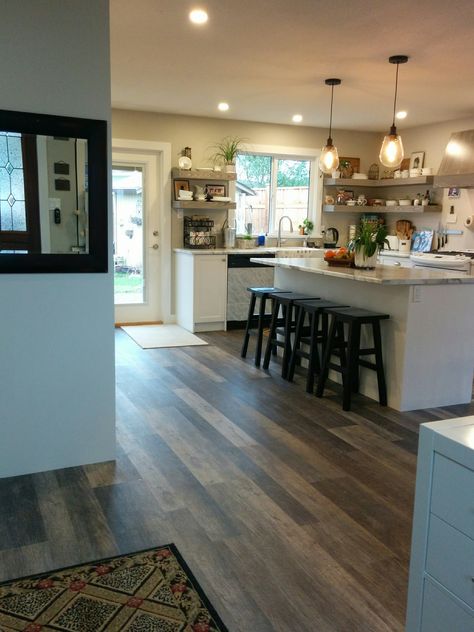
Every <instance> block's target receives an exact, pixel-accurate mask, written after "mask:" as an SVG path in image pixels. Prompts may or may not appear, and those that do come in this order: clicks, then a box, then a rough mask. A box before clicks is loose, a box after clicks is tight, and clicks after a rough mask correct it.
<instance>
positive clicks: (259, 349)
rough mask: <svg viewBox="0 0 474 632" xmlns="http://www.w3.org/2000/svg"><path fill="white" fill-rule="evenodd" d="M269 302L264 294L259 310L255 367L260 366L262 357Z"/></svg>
mask: <svg viewBox="0 0 474 632" xmlns="http://www.w3.org/2000/svg"><path fill="white" fill-rule="evenodd" d="M266 302H267V299H266V295H265V294H262V296H261V297H260V309H259V310H258V329H257V346H256V349H255V366H260V360H261V357H262V342H263V322H264V318H265V303H266Z"/></svg>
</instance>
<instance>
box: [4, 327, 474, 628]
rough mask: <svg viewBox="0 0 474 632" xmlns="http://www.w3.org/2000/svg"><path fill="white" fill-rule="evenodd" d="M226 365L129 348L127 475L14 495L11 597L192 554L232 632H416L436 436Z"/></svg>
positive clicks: (443, 414) (109, 470)
mask: <svg viewBox="0 0 474 632" xmlns="http://www.w3.org/2000/svg"><path fill="white" fill-rule="evenodd" d="M202 337H203V338H205V339H206V340H207V341H208V342H209V343H210V346H208V347H186V348H179V349H151V350H146V351H144V350H142V349H140V348H139V347H138V346H137V345H136V344H135V343H134V342H133V341H132V340H131V339H130V338H129V337H128V336H127V335H126V334H124V333H123V332H121V331H117V333H116V341H117V417H118V419H117V423H118V425H117V461H116V462H110V463H102V464H97V465H89V466H84V467H77V468H69V469H67V470H59V471H54V472H44V473H41V474H35V475H30V476H22V477H16V478H10V479H3V480H0V580H6V579H9V578H13V577H16V576H20V575H24V574H28V573H37V572H42V571H47V570H50V569H53V568H56V567H61V566H66V565H70V564H78V563H81V562H85V561H89V560H93V559H97V558H101V557H105V556H110V555H116V554H119V553H127V552H130V551H133V550H137V549H143V548H147V547H151V546H154V545H157V544H166V543H169V542H175V543H176V545H177V546H178V547H179V549H180V551H181V553H182V554H183V555H184V557H185V559H186V560H187V562H188V563H189V565H190V566H191V568H192V570H193V571H194V573H195V575H196V577H197V578H198V580H199V581H200V582H201V585H202V587H203V588H204V590H205V591H206V593H207V594H208V596H209V598H210V599H211V601H212V602H213V604H214V606H215V607H216V608H217V610H218V611H219V613H220V615H221V616H222V618H223V620H224V621H225V622H226V623H227V625H228V626H229V629H230V630H231V631H232V632H272V631H277V632H305V631H308V632H315V631H317V632H402V630H403V627H404V616H405V601H406V588H407V575H408V560H409V547H410V530H411V515H412V506H413V491H414V481H415V466H416V449H417V438H418V426H419V424H420V423H421V422H424V421H429V420H437V419H444V418H449V417H457V416H462V415H468V414H474V406H473V405H472V404H470V405H466V406H453V407H451V408H449V409H433V410H429V411H417V412H412V413H405V414H404V413H399V412H396V411H394V410H391V409H388V408H387V409H383V408H381V407H379V406H378V405H377V404H376V403H374V402H372V401H369V400H367V399H366V398H364V397H362V396H356V397H355V399H354V404H353V408H352V411H350V412H344V411H342V409H341V406H340V398H339V392H338V387H336V386H334V385H333V386H332V388H333V389H334V390H333V391H331V390H330V391H329V392H328V394H327V396H326V397H325V398H324V399H322V400H319V399H317V398H315V397H314V396H310V395H308V394H306V393H305V390H304V379H303V377H302V376H299V375H297V376H296V378H295V383H294V384H289V383H287V382H285V381H283V380H282V379H281V378H280V377H279V370H278V369H279V367H278V365H276V364H273V363H272V364H271V365H270V371H269V372H268V373H266V372H264V371H261V370H258V369H256V368H255V367H254V366H253V363H252V358H251V353H250V354H249V358H248V359H247V360H245V361H243V360H241V359H240V357H239V350H240V342H241V337H242V333H241V332H229V333H226V334H225V333H215V334H207V335H202Z"/></svg>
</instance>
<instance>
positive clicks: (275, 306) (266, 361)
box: [263, 301, 280, 369]
mask: <svg viewBox="0 0 474 632" xmlns="http://www.w3.org/2000/svg"><path fill="white" fill-rule="evenodd" d="M279 310H280V305H279V303H278V301H273V311H272V320H271V323H270V333H269V334H268V341H267V346H266V349H265V357H264V359H263V368H264V369H268V365H269V364H270V356H271V354H272V348H273V346H274V345H273V341H274V339H275V335H276V334H275V331H276V326H277V319H278V312H279Z"/></svg>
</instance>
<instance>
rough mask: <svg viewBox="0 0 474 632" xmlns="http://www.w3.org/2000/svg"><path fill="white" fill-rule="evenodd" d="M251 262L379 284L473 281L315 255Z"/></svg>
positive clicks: (448, 274)
mask: <svg viewBox="0 0 474 632" xmlns="http://www.w3.org/2000/svg"><path fill="white" fill-rule="evenodd" d="M251 261H253V262H254V263H261V264H263V265H268V266H274V267H279V268H286V269H288V270H301V271H302V272H309V273H312V274H321V275H324V276H332V277H336V278H339V279H349V280H352V281H358V282H362V283H376V284H379V285H447V284H472V283H474V276H473V275H470V274H467V273H465V272H454V271H451V270H433V269H429V268H395V267H392V266H384V265H378V266H377V267H376V268H375V270H358V269H356V268H339V267H335V266H329V265H328V264H327V263H326V262H325V261H324V260H322V259H317V258H288V259H286V258H276V259H259V258H258V257H253V258H252V259H251Z"/></svg>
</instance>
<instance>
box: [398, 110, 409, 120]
mask: <svg viewBox="0 0 474 632" xmlns="http://www.w3.org/2000/svg"><path fill="white" fill-rule="evenodd" d="M407 114H408V113H407V112H405V110H400V112H397V119H400V120H402V119H406V117H407Z"/></svg>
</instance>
